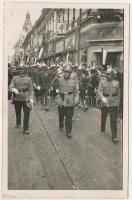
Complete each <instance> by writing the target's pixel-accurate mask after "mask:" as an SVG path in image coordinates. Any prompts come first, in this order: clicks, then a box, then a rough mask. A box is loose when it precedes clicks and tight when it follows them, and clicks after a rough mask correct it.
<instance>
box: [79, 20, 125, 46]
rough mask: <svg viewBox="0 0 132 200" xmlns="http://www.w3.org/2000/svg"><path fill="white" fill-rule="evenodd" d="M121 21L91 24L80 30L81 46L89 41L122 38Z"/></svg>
mask: <svg viewBox="0 0 132 200" xmlns="http://www.w3.org/2000/svg"><path fill="white" fill-rule="evenodd" d="M123 31H124V29H123V22H109V23H108V22H107V23H100V24H91V25H88V26H87V27H84V28H82V29H81V30H80V44H81V47H83V46H86V45H88V43H89V42H93V41H95V42H98V41H104V42H105V41H106V42H107V41H112V40H113V41H115V40H118V41H119V40H123Z"/></svg>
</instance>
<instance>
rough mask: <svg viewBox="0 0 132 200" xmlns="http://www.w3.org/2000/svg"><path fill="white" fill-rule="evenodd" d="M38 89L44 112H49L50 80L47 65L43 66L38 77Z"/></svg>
mask: <svg viewBox="0 0 132 200" xmlns="http://www.w3.org/2000/svg"><path fill="white" fill-rule="evenodd" d="M37 87H39V88H40V89H39V90H40V99H41V106H42V110H45V111H48V110H49V107H48V93H49V88H50V79H49V74H48V68H47V65H46V64H42V66H41V71H40V73H39V74H38V76H37Z"/></svg>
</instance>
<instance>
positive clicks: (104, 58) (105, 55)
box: [102, 48, 107, 65]
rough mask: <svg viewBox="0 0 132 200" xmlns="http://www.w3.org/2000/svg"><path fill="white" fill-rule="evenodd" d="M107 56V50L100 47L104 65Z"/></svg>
mask: <svg viewBox="0 0 132 200" xmlns="http://www.w3.org/2000/svg"><path fill="white" fill-rule="evenodd" d="M106 57H107V50H106V49H104V48H102V64H103V65H105V63H106Z"/></svg>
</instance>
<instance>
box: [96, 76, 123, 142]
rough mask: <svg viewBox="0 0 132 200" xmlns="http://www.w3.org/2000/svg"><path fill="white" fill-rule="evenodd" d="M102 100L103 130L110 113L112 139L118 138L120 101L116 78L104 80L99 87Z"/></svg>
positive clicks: (103, 130)
mask: <svg viewBox="0 0 132 200" xmlns="http://www.w3.org/2000/svg"><path fill="white" fill-rule="evenodd" d="M98 93H99V96H100V97H101V100H102V108H101V131H102V132H103V133H104V132H105V125H106V118H107V114H108V113H110V126H111V132H112V141H113V142H114V141H116V140H117V114H118V106H119V102H120V89H119V82H118V81H116V80H113V79H112V80H103V81H101V82H100V84H99V88H98Z"/></svg>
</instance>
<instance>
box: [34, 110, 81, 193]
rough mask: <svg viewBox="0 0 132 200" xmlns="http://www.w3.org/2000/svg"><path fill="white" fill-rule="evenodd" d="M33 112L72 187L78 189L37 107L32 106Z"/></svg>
mask: <svg viewBox="0 0 132 200" xmlns="http://www.w3.org/2000/svg"><path fill="white" fill-rule="evenodd" d="M34 112H35V113H36V115H37V116H38V118H39V120H40V121H41V123H42V126H43V128H44V130H45V132H46V135H47V136H48V138H49V139H50V141H51V144H52V145H53V147H54V149H55V151H56V153H57V155H58V156H59V158H60V161H61V163H62V165H63V166H64V168H65V170H66V172H67V174H68V176H69V178H70V180H71V182H72V183H73V189H74V190H79V186H78V184H77V182H76V181H75V179H74V177H73V176H72V174H71V172H70V170H69V169H68V167H67V165H66V162H65V160H64V159H63V156H62V155H61V153H60V151H59V149H58V147H57V145H56V144H55V142H54V139H53V138H52V136H51V135H50V133H49V131H48V130H47V128H46V125H45V123H44V122H43V120H42V118H41V116H40V115H39V112H38V111H37V109H36V108H35V107H34Z"/></svg>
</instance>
